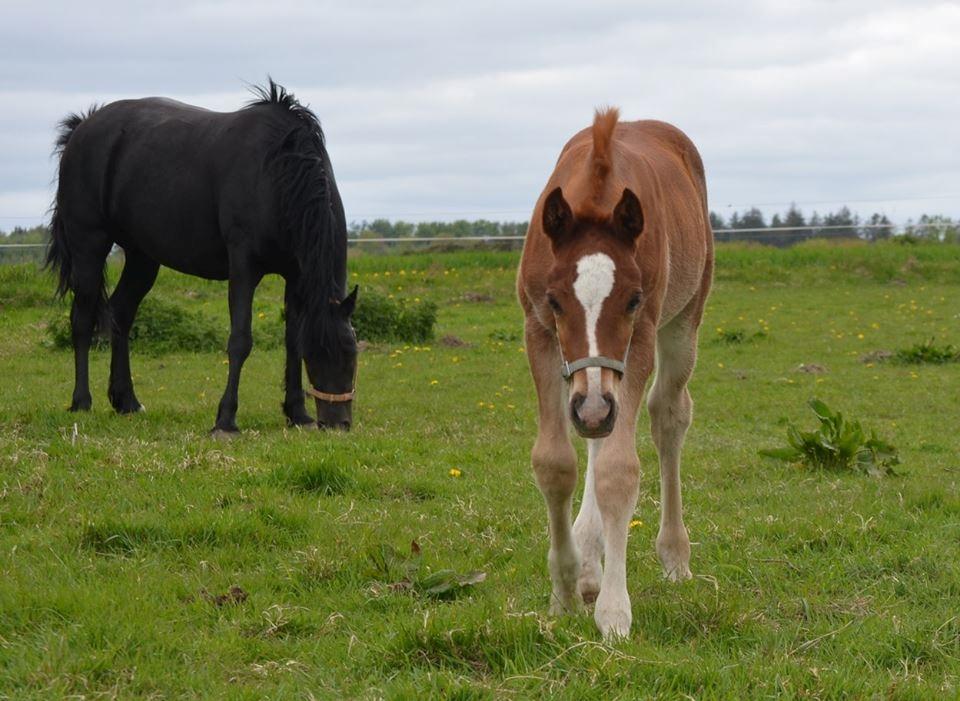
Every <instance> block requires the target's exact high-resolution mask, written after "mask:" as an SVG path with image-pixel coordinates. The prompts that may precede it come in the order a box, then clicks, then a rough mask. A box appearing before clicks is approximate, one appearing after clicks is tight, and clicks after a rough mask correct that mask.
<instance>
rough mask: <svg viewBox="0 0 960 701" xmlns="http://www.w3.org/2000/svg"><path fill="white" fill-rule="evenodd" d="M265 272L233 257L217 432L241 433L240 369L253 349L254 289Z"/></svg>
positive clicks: (215, 429)
mask: <svg viewBox="0 0 960 701" xmlns="http://www.w3.org/2000/svg"><path fill="white" fill-rule="evenodd" d="M262 277H263V275H262V274H260V273H256V272H254V271H252V270H250V269H249V268H247V267H243V268H240V269H238V267H237V266H236V265H235V264H234V262H233V261H231V265H230V283H229V292H228V295H229V301H230V340H229V341H227V356H228V358H229V359H230V370H229V371H228V373H227V388H226V389H225V390H224V392H223V397H222V398H221V399H220V406H219V407H218V408H217V423H216V425H214V427H213V432H214V433H217V432H225V433H237V432H239V430H240V429H238V428H237V405H238V401H239V400H238V393H239V389H240V370H241V369H242V368H243V363H244V361H245V360H246V359H247V357H248V356H249V355H250V351H251V350H252V349H253V332H252V330H251V326H250V324H251V321H252V319H251V316H252V311H253V310H252V307H253V293H254V291H255V290H256V289H257V285H258V284H259V283H260V279H261V278H262Z"/></svg>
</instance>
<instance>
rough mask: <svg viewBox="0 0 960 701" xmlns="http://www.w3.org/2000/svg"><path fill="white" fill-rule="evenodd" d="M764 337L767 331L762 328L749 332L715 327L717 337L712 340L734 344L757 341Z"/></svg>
mask: <svg viewBox="0 0 960 701" xmlns="http://www.w3.org/2000/svg"><path fill="white" fill-rule="evenodd" d="M766 337H767V332H766V331H763V330H760V331H755V332H754V333H750V332H749V331H747V330H746V329H717V337H716V338H715V339H714V340H713V342H714V343H723V344H726V345H728V346H736V345H739V344H741V343H749V342H750V341H758V340H760V339H762V338H766Z"/></svg>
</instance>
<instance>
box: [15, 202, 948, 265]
mask: <svg viewBox="0 0 960 701" xmlns="http://www.w3.org/2000/svg"><path fill="white" fill-rule="evenodd" d="M710 224H711V225H712V227H713V230H714V232H715V234H714V235H715V237H716V239H717V241H755V242H757V243H762V244H766V245H771V246H789V245H791V244H794V243H797V242H799V241H803V240H805V239H811V238H850V239H854V238H856V239H864V240H867V241H879V240H882V239H886V238H890V237H891V236H894V230H893V228H892V226H891V222H890V219H889V218H888V217H887V215H886V214H881V213H879V212H877V213H874V214H871V215H870V216H869V217H866V218H863V219H861V218H860V217H859V216H858V215H857V214H854V213H853V212H851V211H850V208H849V207H841V208H840V209H838V210H837V211H835V212H827V213H825V214H819V213H818V212H816V211H814V212H813V213H812V214H811V215H810V216H809V217H808V216H806V215H804V213H803V212H801V211H800V209H798V208H797V207H796V205H790V207H789V208H788V209H787V211H785V212H784V213H782V214H780V213H777V214H774V215H773V216H772V217H771V218H770V221H769V222H768V221H767V220H766V217H765V216H764V214H763V212H761V211H760V210H759V209H757V208H756V207H751V208H750V209H746V210H744V211H742V212H737V211H734V212H732V213H730V214H729V215H727V217H726V218H724V217H723V216H721V215H720V214H718V213H717V212H710ZM897 228H898V229H899V230H898V231H897V233H896V236H897V237H898V238H899V237H906V240H918V241H939V242H944V243H960V221H957V220H956V219H953V218H951V217H947V216H943V215H940V214H934V215H931V214H924V215H922V216H920V217H919V218H918V219H917V220H916V221H914V220H909V221H907V223H906V224H904V225H902V226H898V227H897ZM730 230H732V231H730ZM526 232H527V222H525V221H524V222H496V221H489V220H487V219H477V220H475V221H468V220H466V219H458V220H456V221H450V222H441V221H427V222H419V223H413V222H407V221H402V220H398V221H390V220H389V219H374V220H373V221H365V220H364V221H354V222H351V223H350V224H349V226H348V227H347V235H348V236H349V237H350V238H351V239H397V240H399V241H402V240H403V239H409V238H414V237H416V238H455V239H456V238H467V237H481V238H490V239H495V238H498V237H504V236H514V237H522V236H524V235H525V234H526ZM49 236H50V234H49V229H48V228H47V227H46V226H33V227H29V228H24V227H19V226H18V227H15V228H14V229H13V230H12V231H10V232H9V233H5V232H3V231H2V230H0V263H15V262H25V261H36V260H42V258H43V249H42V248H17V247H11V248H4V247H3V244H37V243H40V244H42V243H46V242H47V241H48V240H49ZM454 245H456V244H454ZM390 247H391V246H390V245H389V244H382V245H380V246H376V245H371V247H370V249H373V250H376V249H381V250H389V248H390ZM436 247H437V248H438V249H439V248H442V247H443V246H442V245H440V244H439V242H438V245H437V246H436ZM370 249H367V250H370Z"/></svg>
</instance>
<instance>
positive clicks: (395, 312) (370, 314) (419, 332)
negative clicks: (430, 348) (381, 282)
mask: <svg viewBox="0 0 960 701" xmlns="http://www.w3.org/2000/svg"><path fill="white" fill-rule="evenodd" d="M352 321H353V328H354V330H356V332H357V338H360V339H363V340H364V341H406V342H408V343H422V342H424V341H429V340H430V339H431V338H433V327H434V325H435V324H436V323H437V305H436V304H434V303H433V302H421V301H417V300H409V299H400V300H398V299H391V298H389V297H387V296H385V295H383V294H380V293H379V292H375V291H373V290H370V289H367V290H363V291H362V292H361V293H360V297H359V299H358V300H357V309H356V311H355V312H354V313H353V319H352Z"/></svg>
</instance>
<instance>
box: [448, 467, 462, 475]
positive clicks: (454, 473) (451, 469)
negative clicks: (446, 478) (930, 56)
mask: <svg viewBox="0 0 960 701" xmlns="http://www.w3.org/2000/svg"><path fill="white" fill-rule="evenodd" d="M462 474H463V473H462V472H460V470H458V469H457V468H455V467H451V468H450V476H451V477H459V476H460V475H462Z"/></svg>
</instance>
